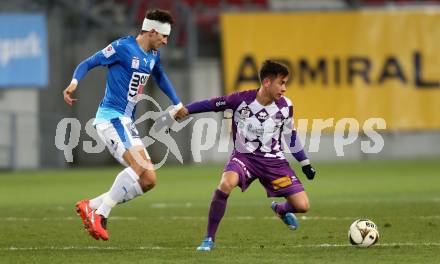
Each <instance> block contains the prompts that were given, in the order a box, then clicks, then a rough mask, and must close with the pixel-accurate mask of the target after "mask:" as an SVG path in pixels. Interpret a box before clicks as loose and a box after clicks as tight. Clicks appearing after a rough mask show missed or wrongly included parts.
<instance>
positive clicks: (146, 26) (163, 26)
mask: <svg viewBox="0 0 440 264" xmlns="http://www.w3.org/2000/svg"><path fill="white" fill-rule="evenodd" d="M152 29H154V30H156V31H157V32H159V33H160V34H162V35H167V36H169V35H170V32H171V25H170V23H162V22H159V21H157V20H151V19H148V18H145V19H144V23H142V30H143V31H150V30H152Z"/></svg>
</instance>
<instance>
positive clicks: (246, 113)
mask: <svg viewBox="0 0 440 264" xmlns="http://www.w3.org/2000/svg"><path fill="white" fill-rule="evenodd" d="M238 113H239V114H240V118H241V119H245V118H249V117H250V116H251V109H249V107H247V106H245V107H243V108H242V109H240V110H239V111H238Z"/></svg>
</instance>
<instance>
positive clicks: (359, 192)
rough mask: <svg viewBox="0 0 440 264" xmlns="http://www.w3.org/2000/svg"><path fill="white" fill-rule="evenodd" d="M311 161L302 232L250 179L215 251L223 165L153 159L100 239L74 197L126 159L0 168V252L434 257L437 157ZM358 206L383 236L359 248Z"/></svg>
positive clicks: (12, 256)
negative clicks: (210, 218) (85, 223)
mask: <svg viewBox="0 0 440 264" xmlns="http://www.w3.org/2000/svg"><path fill="white" fill-rule="evenodd" d="M315 166H316V169H317V171H318V174H317V177H316V179H315V180H314V181H307V180H306V179H305V177H303V176H302V175H301V174H300V178H301V180H302V181H303V183H304V184H305V187H306V190H307V191H308V194H309V198H310V202H311V209H310V211H309V212H308V213H307V214H306V215H305V217H303V216H301V215H300V216H299V217H300V224H301V226H300V228H299V229H298V230H297V231H290V230H288V229H287V227H285V226H284V225H283V224H282V222H281V221H280V220H279V219H277V218H276V217H275V216H274V215H273V213H272V211H271V210H270V208H269V205H270V202H271V200H270V199H267V198H266V195H265V192H264V190H263V188H262V187H261V186H260V185H259V183H258V182H254V183H253V185H252V186H251V187H250V189H249V190H248V191H247V192H245V193H241V192H240V191H239V190H238V189H237V190H235V191H234V192H233V193H232V195H231V197H230V198H229V201H228V208H227V210H226V214H225V218H224V219H223V221H222V223H221V225H220V227H219V231H218V234H217V241H216V242H217V243H216V248H215V250H214V251H212V252H196V250H195V248H196V247H197V246H198V245H199V243H200V242H201V240H202V238H203V235H204V232H205V227H206V222H207V212H208V206H209V203H210V199H211V195H212V191H213V190H214V189H215V188H216V186H217V184H218V181H219V179H220V176H219V175H220V172H221V170H222V166H221V165H212V166H207V165H203V166H202V165H195V166H165V167H163V168H161V169H159V170H158V185H157V187H156V188H155V189H154V190H153V191H152V192H150V193H147V194H146V195H144V196H143V197H140V198H138V199H136V200H133V201H131V202H129V203H127V204H123V205H120V206H118V207H116V208H114V210H113V211H112V215H111V217H110V220H109V227H108V230H109V234H110V240H109V241H107V242H104V241H95V240H93V239H92V238H91V237H89V235H88V234H87V233H86V232H85V231H84V230H83V228H82V225H81V222H80V219H79V217H77V216H76V214H75V213H74V209H73V207H74V204H75V202H76V201H77V200H80V199H83V198H90V197H92V196H94V195H98V194H100V193H101V192H104V191H106V190H107V189H108V188H109V186H110V185H111V184H112V182H113V179H114V177H115V174H116V173H117V172H118V171H119V170H120V169H121V168H118V167H113V168H94V169H68V170H50V171H35V172H0V263H440V177H439V176H440V175H439V171H440V162H438V161H437V160H432V161H365V162H361V163H357V162H353V163H331V164H330V163H322V164H321V163H316V164H315ZM297 171H300V170H298V169H297ZM364 217H368V218H370V219H372V220H373V221H374V222H375V223H376V224H377V225H378V227H379V232H380V240H379V243H378V244H376V245H375V246H373V247H371V248H367V249H358V248H354V247H352V246H351V245H349V243H348V240H347V230H348V227H349V225H350V224H351V223H352V222H353V221H354V220H355V219H357V218H364Z"/></svg>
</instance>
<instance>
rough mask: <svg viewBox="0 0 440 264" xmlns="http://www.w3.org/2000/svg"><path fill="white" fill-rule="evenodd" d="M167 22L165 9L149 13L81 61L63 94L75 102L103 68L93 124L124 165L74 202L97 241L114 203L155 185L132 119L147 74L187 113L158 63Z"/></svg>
mask: <svg viewBox="0 0 440 264" xmlns="http://www.w3.org/2000/svg"><path fill="white" fill-rule="evenodd" d="M171 24H173V18H172V16H171V14H170V13H169V12H168V11H164V10H150V11H148V12H147V14H146V17H145V19H144V21H143V23H142V28H141V31H140V33H139V34H138V35H137V36H127V37H123V38H120V39H117V40H115V41H113V42H112V43H111V44H109V45H108V46H107V47H106V48H104V49H103V50H100V51H98V52H96V53H95V54H94V55H92V56H91V57H89V58H88V59H86V60H84V61H82V62H81V63H80V64H79V65H78V66H77V68H76V70H75V72H74V73H73V78H72V81H71V83H70V85H69V86H68V87H67V88H66V89H65V90H64V92H63V95H64V100H65V101H66V103H67V104H69V105H72V104H73V103H75V101H76V99H74V98H72V93H73V92H74V91H75V90H76V88H77V85H78V82H79V81H80V80H81V79H82V78H84V76H85V75H86V74H87V72H88V71H89V70H91V69H93V68H95V67H97V66H106V67H107V81H106V89H105V95H104V98H103V100H102V101H101V103H100V105H99V107H98V111H97V112H96V118H95V121H94V122H93V125H94V126H95V128H96V132H97V133H98V135H99V137H100V138H101V139H102V141H103V142H105V144H106V145H107V147H108V149H109V151H110V153H111V154H112V155H113V157H114V158H115V159H116V160H118V161H119V162H120V163H121V164H122V165H123V166H125V167H126V168H125V169H123V170H122V171H120V172H119V173H118V175H117V176H116V179H115V181H114V183H113V185H112V186H111V187H110V189H109V190H108V191H107V192H105V193H103V194H101V195H99V196H97V197H95V198H93V199H90V200H89V199H85V200H82V201H79V202H78V203H77V204H76V210H77V212H78V213H79V216H80V217H81V218H82V221H83V224H84V226H85V228H86V229H87V230H88V231H89V234H90V235H91V236H92V237H93V238H95V239H102V240H108V239H109V235H108V233H107V219H108V217H109V215H110V212H111V210H112V208H113V207H114V206H116V205H117V204H120V203H124V202H128V201H130V200H132V199H134V198H136V197H139V196H141V195H143V194H144V193H146V192H148V191H149V190H151V189H152V188H153V187H154V186H155V185H156V172H155V171H154V167H153V165H152V163H151V159H150V156H149V155H148V152H147V150H146V149H145V146H144V144H143V143H142V140H141V139H140V137H139V133H138V131H137V129H136V127H135V125H134V121H133V119H134V115H135V110H136V104H137V102H138V101H139V100H140V99H139V98H140V95H141V94H142V90H143V89H144V88H145V87H146V84H147V81H148V79H149V77H150V76H152V77H153V79H154V80H155V81H156V83H157V84H158V86H159V88H160V89H161V90H162V91H163V92H164V93H165V94H166V95H167V96H168V97H169V98H170V100H171V101H172V102H173V104H174V108H173V110H172V112H177V114H178V115H186V114H187V110H186V108H185V107H184V106H183V104H182V103H181V101H180V99H179V97H178V96H177V95H176V92H175V91H174V87H173V86H172V84H171V82H170V80H169V79H168V77H167V75H166V74H165V72H164V70H163V68H162V65H161V61H160V49H159V48H160V47H161V46H162V45H166V44H167V42H168V36H169V35H170V32H171Z"/></svg>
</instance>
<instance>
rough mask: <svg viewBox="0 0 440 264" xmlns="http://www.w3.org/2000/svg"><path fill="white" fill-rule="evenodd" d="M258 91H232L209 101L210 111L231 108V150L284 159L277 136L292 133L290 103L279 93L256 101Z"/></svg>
mask: <svg viewBox="0 0 440 264" xmlns="http://www.w3.org/2000/svg"><path fill="white" fill-rule="evenodd" d="M257 92H258V90H250V91H244V92H238V93H233V94H231V95H228V96H221V97H216V98H213V99H211V100H210V102H211V104H212V105H213V106H214V111H216V112H217V111H226V110H228V109H230V110H232V111H233V120H232V121H233V122H232V133H233V139H234V152H239V153H252V154H254V155H256V156H257V157H264V158H277V159H285V157H284V153H283V149H282V147H281V146H282V143H281V138H282V136H283V133H289V135H290V134H291V132H292V129H293V118H292V115H293V106H292V102H291V101H290V100H289V99H288V98H286V97H284V96H282V97H281V98H280V99H279V100H277V101H274V102H273V103H272V104H270V105H266V106H264V105H261V104H260V103H259V102H258V101H257V100H256V96H257Z"/></svg>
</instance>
